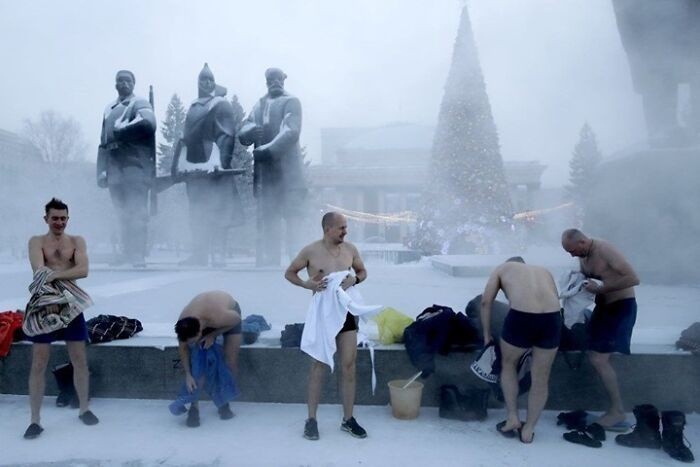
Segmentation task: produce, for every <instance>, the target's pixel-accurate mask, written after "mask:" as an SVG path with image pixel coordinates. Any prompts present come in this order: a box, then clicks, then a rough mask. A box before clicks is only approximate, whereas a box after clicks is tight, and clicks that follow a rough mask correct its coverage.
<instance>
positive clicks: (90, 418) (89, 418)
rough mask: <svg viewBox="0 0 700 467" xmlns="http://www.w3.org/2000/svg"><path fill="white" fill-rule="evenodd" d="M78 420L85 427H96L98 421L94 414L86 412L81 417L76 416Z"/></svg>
mask: <svg viewBox="0 0 700 467" xmlns="http://www.w3.org/2000/svg"><path fill="white" fill-rule="evenodd" d="M78 418H79V419H80V420H81V421H82V422H83V423H84V424H86V425H97V424H98V423H100V420H99V419H98V418H97V417H96V416H95V414H94V413H92V412H90V411H89V410H86V411H85V412H83V414H82V415H78Z"/></svg>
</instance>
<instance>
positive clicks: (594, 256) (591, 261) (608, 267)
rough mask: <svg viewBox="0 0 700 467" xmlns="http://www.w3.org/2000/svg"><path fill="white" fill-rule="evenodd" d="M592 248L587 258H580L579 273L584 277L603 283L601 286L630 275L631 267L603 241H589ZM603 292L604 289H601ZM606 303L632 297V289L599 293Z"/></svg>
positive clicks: (617, 252) (620, 254)
mask: <svg viewBox="0 0 700 467" xmlns="http://www.w3.org/2000/svg"><path fill="white" fill-rule="evenodd" d="M591 241H592V246H591V248H590V250H589V252H588V255H587V256H584V257H582V258H580V263H581V272H582V273H583V274H584V275H585V276H586V277H592V278H593V279H598V280H601V281H603V286H605V285H606V284H607V285H610V284H615V283H616V282H617V281H618V280H619V279H621V278H622V277H623V276H624V275H627V274H630V273H631V274H632V275H634V272H633V271H632V266H630V264H629V263H628V262H627V260H625V257H624V256H623V255H622V253H620V252H619V251H617V250H616V249H615V247H613V246H612V245H611V244H610V243H608V242H606V241H605V240H600V239H597V238H595V239H591ZM603 290H604V289H603ZM600 294H601V295H603V297H604V299H605V302H606V303H613V302H616V301H617V300H622V299H625V298H633V297H634V287H625V288H622V289H619V290H611V291H608V292H601V293H600Z"/></svg>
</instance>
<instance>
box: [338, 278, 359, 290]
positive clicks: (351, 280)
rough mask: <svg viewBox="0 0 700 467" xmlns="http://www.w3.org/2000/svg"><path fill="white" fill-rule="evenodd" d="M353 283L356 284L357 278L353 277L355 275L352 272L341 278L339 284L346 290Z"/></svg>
mask: <svg viewBox="0 0 700 467" xmlns="http://www.w3.org/2000/svg"><path fill="white" fill-rule="evenodd" d="M355 284H357V279H356V278H355V276H353V275H352V274H348V275H347V276H345V279H343V282H341V283H340V286H341V287H342V288H343V290H348V289H349V288H350V287H352V286H353V285H355Z"/></svg>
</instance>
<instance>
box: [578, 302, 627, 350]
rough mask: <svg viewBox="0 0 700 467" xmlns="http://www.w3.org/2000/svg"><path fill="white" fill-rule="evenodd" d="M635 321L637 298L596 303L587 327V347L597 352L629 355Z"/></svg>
mask: <svg viewBox="0 0 700 467" xmlns="http://www.w3.org/2000/svg"><path fill="white" fill-rule="evenodd" d="M635 321H637V300H635V299H634V298H625V299H622V300H617V301H615V302H612V303H607V304H606V303H596V306H595V309H594V310H593V315H591V323H590V328H589V333H590V342H589V344H588V348H589V349H590V350H593V351H595V352H599V353H613V352H619V353H623V354H627V355H629V353H630V341H631V339H632V328H633V327H634V323H635Z"/></svg>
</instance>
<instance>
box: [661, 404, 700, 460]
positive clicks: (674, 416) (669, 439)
mask: <svg viewBox="0 0 700 467" xmlns="http://www.w3.org/2000/svg"><path fill="white" fill-rule="evenodd" d="M661 421H662V423H663V432H662V433H661V445H662V447H663V449H664V451H666V453H667V454H668V455H669V456H671V457H673V458H674V459H676V460H679V461H681V462H693V461H694V460H695V457H694V456H693V453H692V452H691V451H690V448H689V447H688V446H686V445H685V443H684V442H683V428H684V427H685V414H684V413H683V412H679V411H677V410H669V411H667V412H662V414H661Z"/></svg>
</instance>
